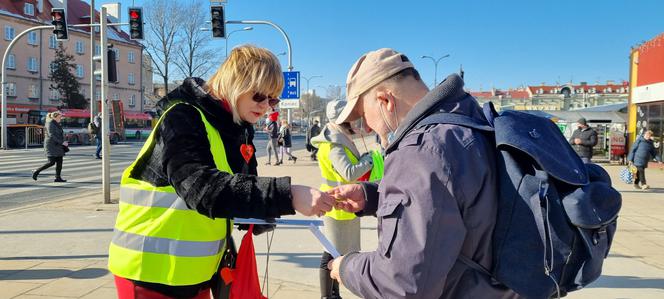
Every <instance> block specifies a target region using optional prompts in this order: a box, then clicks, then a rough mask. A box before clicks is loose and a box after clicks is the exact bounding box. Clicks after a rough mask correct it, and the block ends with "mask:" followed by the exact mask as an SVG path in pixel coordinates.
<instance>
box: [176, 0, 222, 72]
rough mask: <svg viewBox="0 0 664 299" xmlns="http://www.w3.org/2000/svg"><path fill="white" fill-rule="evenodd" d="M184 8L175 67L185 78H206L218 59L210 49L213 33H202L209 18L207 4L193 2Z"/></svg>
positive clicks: (200, 0)
mask: <svg viewBox="0 0 664 299" xmlns="http://www.w3.org/2000/svg"><path fill="white" fill-rule="evenodd" d="M191 2H192V3H191V4H187V6H186V7H184V8H183V9H184V10H183V11H182V14H183V15H185V16H186V18H184V20H182V24H181V25H180V27H181V30H182V31H181V34H180V37H179V38H178V41H177V43H178V44H180V47H179V48H178V49H177V51H176V59H175V61H174V62H175V65H176V66H177V68H178V70H179V71H180V73H181V74H182V75H183V76H184V77H205V76H207V75H208V74H209V73H210V71H211V70H212V69H213V68H214V66H215V64H214V62H215V58H216V57H217V55H216V53H215V51H214V49H212V48H210V47H209V44H210V40H211V39H212V38H211V35H212V33H211V32H209V31H201V30H200V29H201V27H204V26H205V21H206V20H207V19H208V17H209V11H208V10H207V9H206V8H207V7H208V5H207V3H205V2H203V1H202V0H193V1H191Z"/></svg>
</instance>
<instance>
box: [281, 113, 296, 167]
mask: <svg viewBox="0 0 664 299" xmlns="http://www.w3.org/2000/svg"><path fill="white" fill-rule="evenodd" d="M279 140H281V143H282V144H281V161H280V162H279V164H283V163H284V156H285V155H288V160H289V161H293V164H295V162H297V157H295V156H293V154H291V148H292V147H293V135H292V134H291V127H290V125H289V124H288V120H285V119H284V120H282V121H281V128H279Z"/></svg>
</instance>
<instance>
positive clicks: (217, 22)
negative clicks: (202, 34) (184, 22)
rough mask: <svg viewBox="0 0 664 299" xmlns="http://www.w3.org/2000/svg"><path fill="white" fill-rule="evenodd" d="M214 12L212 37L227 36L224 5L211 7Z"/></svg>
mask: <svg viewBox="0 0 664 299" xmlns="http://www.w3.org/2000/svg"><path fill="white" fill-rule="evenodd" d="M210 12H211V13H212V37H221V38H225V37H226V22H225V20H224V7H223V6H221V5H218V6H212V7H210Z"/></svg>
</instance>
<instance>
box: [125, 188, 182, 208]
mask: <svg viewBox="0 0 664 299" xmlns="http://www.w3.org/2000/svg"><path fill="white" fill-rule="evenodd" d="M120 202H122V203H126V204H130V205H135V206H143V207H151V208H167V209H175V210H189V207H188V206H187V203H186V202H185V201H184V200H183V199H182V198H180V197H178V196H177V194H175V193H163V192H153V191H147V190H140V189H133V188H128V187H121V188H120Z"/></svg>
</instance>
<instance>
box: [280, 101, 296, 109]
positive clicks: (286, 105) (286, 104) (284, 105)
mask: <svg viewBox="0 0 664 299" xmlns="http://www.w3.org/2000/svg"><path fill="white" fill-rule="evenodd" d="M297 108H300V100H281V102H279V109H297Z"/></svg>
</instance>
